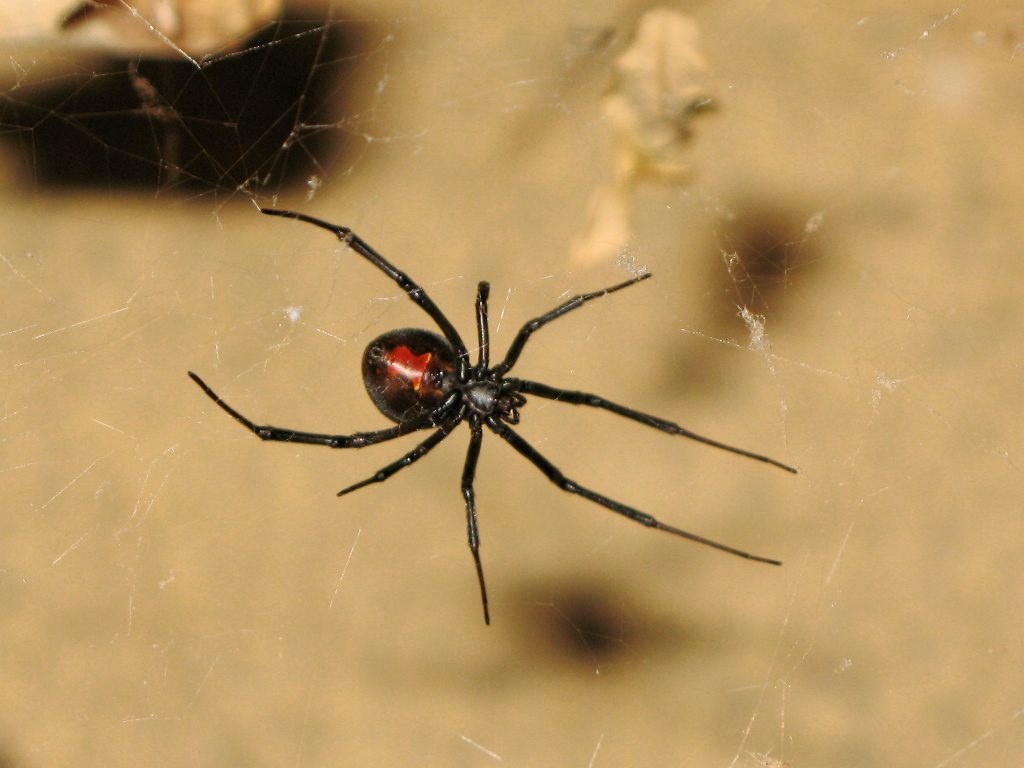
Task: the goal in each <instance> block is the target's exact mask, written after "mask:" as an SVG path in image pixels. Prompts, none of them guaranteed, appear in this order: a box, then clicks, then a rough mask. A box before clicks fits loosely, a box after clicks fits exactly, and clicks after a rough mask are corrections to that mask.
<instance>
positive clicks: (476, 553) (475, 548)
mask: <svg viewBox="0 0 1024 768" xmlns="http://www.w3.org/2000/svg"><path fill="white" fill-rule="evenodd" d="M469 429H470V432H471V435H470V438H469V450H467V451H466V464H465V466H463V468H462V496H463V498H464V499H465V500H466V532H467V533H468V535H469V551H470V552H472V553H473V562H474V563H475V564H476V578H477V581H479V582H480V599H481V600H483V604H484V624H490V623H491V614H490V611H489V610H488V608H487V584H486V583H485V582H484V567H483V565H481V563H480V534H479V532H478V531H477V527H476V496H475V494H474V493H473V477H474V476H475V475H476V462H477V459H479V458H480V443H481V442H482V441H483V435H484V433H483V429H482V428H481V427H480V422H479V421H477V420H476V419H473V420H471V421H470V422H469Z"/></svg>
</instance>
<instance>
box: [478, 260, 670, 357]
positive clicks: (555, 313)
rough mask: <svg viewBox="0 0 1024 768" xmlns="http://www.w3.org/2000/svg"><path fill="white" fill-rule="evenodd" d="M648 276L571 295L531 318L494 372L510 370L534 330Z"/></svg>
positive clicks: (646, 273) (648, 275)
mask: <svg viewBox="0 0 1024 768" xmlns="http://www.w3.org/2000/svg"><path fill="white" fill-rule="evenodd" d="M649 277H651V273H650V272H645V273H644V274H642V275H639V276H637V277H634V278H633V279H632V280H627V281H626V282H624V283H619V284H618V285H613V286H612V287H611V288H604V289H602V290H600V291H593V292H592V293H581V294H580V295H579V296H573V297H572V298H571V299H569V300H568V301H567V302H565V303H564V304H560V305H559V306H557V307H555V308H554V309H552V310H551V311H550V312H547V313H545V314H543V315H541V316H540V317H535V318H533V320H530V321H529V322H528V323H526V324H525V325H524V326H523V327H522V328H520V329H519V333H517V334H516V337H515V339H513V340H512V344H511V346H509V348H508V353H507V354H506V355H505V359H504V360H502V361H501V362H500V363H499V364H498V365H496V366H495V367H494V370H495V372H497V374H498V375H499V376H504V375H505V374H506V373H508V371H509V370H511V368H512V366H513V365H515V364H516V361H517V360H518V359H519V355H521V354H522V352H523V347H525V346H526V342H527V341H529V339H530V336H531V335H533V333H534V331H536V330H538V329H540V328H542V327H543V326H545V325H547V324H548V323H550V322H551V321H552V320H557V319H558V318H559V317H561V316H562V315H564V314H566V313H567V312H572V311H573V310H574V309H576V308H578V307H580V306H582V305H584V304H586V303H587V302H588V301H590V300H592V299H598V298H600V297H602V296H607V295H608V294H609V293H615V291H621V290H622V289H623V288H628V287H629V286H631V285H634V284H635V283H639V282H640V281H641V280H646V279H647V278H649Z"/></svg>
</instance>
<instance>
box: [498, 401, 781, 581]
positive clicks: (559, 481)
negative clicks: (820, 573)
mask: <svg viewBox="0 0 1024 768" xmlns="http://www.w3.org/2000/svg"><path fill="white" fill-rule="evenodd" d="M487 426H489V427H490V428H491V429H492V430H493V431H494V432H495V433H496V434H497V435H498V436H499V437H501V438H502V439H503V440H505V442H507V443H508V444H509V445H511V446H512V447H513V448H515V449H516V450H517V451H519V453H521V454H522V455H523V456H525V457H526V458H527V459H528V460H529V461H530V462H531V463H532V464H533V465H534V466H535V467H537V469H539V470H540V471H541V472H543V473H544V475H545V476H546V477H547V478H548V480H550V481H551V482H552V483H554V484H555V485H557V486H558V487H559V488H561V489H562V490H563V491H566V492H568V493H575V494H577V495H578V496H582V497H583V498H585V499H589V500H590V501H592V502H594V503H595V504H600V505H601V506H603V507H607V508H608V509H610V510H611V511H612V512H618V513H619V514H620V515H624V516H625V517H628V518H629V519H630V520H636V522H638V523H640V524H641V525H646V526H647V527H648V528H657V529H658V530H660V531H667V532H668V533H672V534H675V535H676V536H682V537H683V538H684V539H689V540H690V541H694V542H696V543H698V544H703V545H705V546H708V547H714V548H715V549H720V550H722V551H723V552H728V553H729V554H731V555H736V556H738V557H744V558H746V559H748V560H756V561H758V562H761V563H768V564H770V565H782V563H781V561H779V560H772V559H771V558H768V557H761V556H760V555H753V554H751V553H750V552H745V551H743V550H742V549H735V548H734V547H730V546H727V545H726V544H720V543H719V542H717V541H712V540H711V539H706V538H704V537H703V536H698V535H697V534H695V533H690V532H689V531H684V530H682V529H680V528H675V527H673V526H671V525H666V524H665V523H663V522H661V521H660V520H657V519H656V518H654V517H652V516H651V515H648V514H647V513H646V512H641V511H640V510H639V509H634V508H633V507H629V506H626V505H625V504H620V503H619V502H617V501H614V500H612V499H609V498H608V497H607V496H602V495H601V494H600V493H597V492H595V491H592V490H590V489H589V488H584V487H583V486H582V485H580V484H579V483H577V482H576V481H575V480H570V479H569V478H568V477H566V476H565V475H564V474H562V471H561V470H560V469H558V467H556V466H555V465H554V464H552V463H551V462H550V461H548V459H546V458H544V456H543V455H541V453H540V452H539V451H538V450H537V449H536V448H534V447H533V446H532V445H530V444H529V443H528V442H526V440H524V439H523V438H521V437H520V436H519V435H518V434H516V433H515V432H513V431H512V430H511V429H509V428H508V427H507V426H505V425H504V424H502V423H501V422H500V421H498V419H496V418H493V417H491V418H489V419H488V420H487Z"/></svg>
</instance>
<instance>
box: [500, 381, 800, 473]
mask: <svg viewBox="0 0 1024 768" xmlns="http://www.w3.org/2000/svg"><path fill="white" fill-rule="evenodd" d="M507 381H508V382H510V383H511V384H512V386H513V387H514V389H515V390H516V391H517V392H522V393H524V394H527V395H537V396H538V397H545V398H547V399H549V400H557V401H558V402H561V403H570V404H571V405H589V406H590V407H592V408H604V409H605V410H606V411H611V412H612V413H616V414H618V415H619V416H625V417H626V418H627V419H632V420H633V421H638V422H640V423H641V424H645V425H646V426H648V427H654V428H655V429H660V430H661V431H662V432H667V433H668V434H670V435H679V436H680V437H686V438H689V439H690V440H696V441H697V442H698V443H704V444H705V445H710V446H713V447H715V448H721V449H722V450H723V451H729V452H730V453H736V454H739V455H740V456H746V457H747V458H748V459H754V460H755V461H763V462H764V463H765V464H771V465H772V466H774V467H778V468H779V469H784V470H786V471H787V472H792V473H793V474H794V475H795V474H797V473H798V471H799V470H797V468H796V467H791V466H790V465H789V464H783V463H782V462H781V461H776V460H775V459H772V458H770V457H768V456H764V455H762V454H760V453H753V452H752V451H747V450H744V449H743V448H736V447H735V446H732V445H727V444H725V443H722V442H719V441H718V440H712V439H711V438H710V437H704V436H703V435H698V434H697V433H696V432H691V431H690V430H688V429H685V428H684V427H681V426H679V425H678V424H675V423H674V422H671V421H666V420H665V419H659V418H658V417H657V416H651V415H650V414H647V413H642V412H640V411H635V410H633V409H632V408H627V407H626V406H624V405H619V404H618V403H613V402H611V401H610V400H605V399H604V398H603V397H600V396H598V395H592V394H590V393H588V392H575V391H572V390H567V389H558V388H557V387H550V386H548V385H547V384H541V383H540V382H537V381H526V380H524V379H507Z"/></svg>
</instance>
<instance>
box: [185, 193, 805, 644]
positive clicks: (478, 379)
mask: <svg viewBox="0 0 1024 768" xmlns="http://www.w3.org/2000/svg"><path fill="white" fill-rule="evenodd" d="M263 213H266V214H269V215H271V216H285V217H287V218H290V219H298V220H299V221H305V222H307V223H309V224H314V225H316V226H318V227H322V228H323V229H326V230H328V231H330V232H333V233H334V234H335V235H337V237H338V239H339V240H341V242H343V243H345V245H347V246H348V247H349V248H351V249H352V250H354V251H355V252H356V253H358V254H359V255H360V256H362V257H364V258H365V259H366V260H367V261H369V262H370V263H371V264H373V265H374V266H375V267H377V268H378V269H379V270H381V271H382V272H383V273H384V274H386V275H387V276H388V277H390V278H391V279H392V280H394V281H395V282H396V283H398V285H399V286H400V287H401V288H402V290H403V291H405V293H406V294H407V295H408V296H409V298H410V299H411V300H412V301H413V302H414V303H416V304H417V305H419V306H420V307H421V308H422V309H423V311H424V312H426V313H427V314H428V315H430V317H431V319H432V320H433V321H434V322H435V323H437V326H438V327H439V328H440V329H441V332H442V333H443V334H444V338H442V337H441V336H438V335H437V334H436V333H433V332H432V331H424V330H420V329H416V328H403V329H401V330H397V331H388V332H387V333H385V334H383V335H382V336H379V337H377V338H376V339H374V340H373V341H371V342H370V344H369V346H367V348H366V351H365V352H364V353H363V383H364V384H365V385H366V390H367V392H369V394H370V397H371V398H372V399H373V402H374V404H375V405H376V406H377V408H379V409H380V411H381V413H383V414H384V415H385V416H387V417H388V418H389V419H391V420H392V421H394V422H395V426H393V427H389V428H388V429H380V430H376V431H374V432H356V433H353V434H351V435H325V434H320V433H318V432H297V431H295V430H292V429H282V428H280V427H270V426H260V425H258V424H255V423H254V422H252V421H250V420H249V419H247V418H246V417H245V416H243V415H242V414H240V413H239V412H238V411H236V410H235V409H234V408H232V407H231V406H230V405H228V404H227V403H225V402H224V401H223V400H222V399H221V398H220V396H219V395H218V394H217V393H216V392H214V391H213V390H212V389H210V387H209V386H208V385H207V384H206V382H204V381H203V380H202V379H200V378H199V377H198V376H197V375H196V374H194V373H192V372H191V371H189V374H188V375H189V376H191V377H192V380H193V381H195V383H196V384H198V385H199V386H200V387H201V388H202V390H203V391H204V392H205V393H206V394H207V395H209V396H210V398H211V399H212V400H213V401H214V402H215V403H216V404H217V405H219V406H220V407H221V408H223V409H224V410H225V411H227V412H228V413H229V414H231V416H233V417H234V418H235V419H236V420H237V421H238V422H239V423H240V424H242V426H244V427H245V428H246V429H248V430H250V431H251V432H253V433H254V434H255V435H256V436H257V437H258V438H260V439H261V440H278V441H282V442H286V443H310V444H312V445H326V446H328V447H330V448H364V447H366V446H368V445H376V444H377V443H383V442H385V441H386V440H393V439H394V438H396V437H401V436H402V435H406V434H408V433H410V432H415V431H417V430H421V429H433V430H435V431H434V433H433V434H431V435H430V437H428V438H427V439H426V440H424V441H423V442H422V443H420V444H419V445H417V446H416V447H415V448H413V449H412V450H411V451H409V452H408V453H407V454H405V455H404V456H403V457H402V458H400V459H398V460H397V461H393V462H391V463H390V464H388V465H387V466H386V467H384V468H382V469H381V470H379V471H378V472H377V473H376V474H374V475H373V476H371V477H368V478H367V479H365V480H363V481H361V482H358V483H355V484H354V485H350V486H349V487H348V488H345V489H344V490H341V491H339V492H338V495H339V496H343V495H345V494H346V493H350V492H352V491H354V490H356V489H358V488H362V487H363V486H366V485H371V484H372V483H382V482H384V481H385V480H387V479H388V478H389V477H391V476H392V475H393V474H395V473H396V472H398V471H399V470H400V469H404V468H405V467H407V466H409V465H410V464H412V463H413V462H415V461H417V460H419V459H420V458H422V457H423V456H425V455H426V454H427V453H429V452H430V451H431V450H432V449H433V448H434V447H435V446H436V445H437V444H438V443H440V442H441V441H442V440H444V439H445V438H446V437H448V435H450V434H451V433H452V431H453V430H454V429H455V427H456V426H458V425H459V424H461V423H462V422H464V421H465V422H467V423H468V424H469V430H470V439H469V450H468V451H467V452H466V463H465V465H464V466H463V469H462V495H463V497H464V498H465V500H466V526H467V529H468V532H469V548H470V551H471V552H472V553H473V561H474V562H475V564H476V574H477V579H478V580H479V582H480V597H481V599H482V600H483V608H484V622H486V623H487V624H490V623H491V619H490V613H489V611H488V607H487V587H486V585H485V584H484V571H483V566H482V565H481V564H480V537H479V535H478V533H477V526H476V505H475V502H474V496H473V476H474V474H475V472H476V463H477V459H478V457H479V456H480V443H481V441H482V439H483V428H484V426H485V425H486V426H487V428H488V429H490V430H491V431H492V432H494V433H495V434H496V435H498V437H500V438H501V439H502V440H504V441H505V442H507V443H508V444H509V445H511V446H512V447H513V448H515V449H516V450H517V451H518V452H519V453H521V454H522V455H523V456H525V457H526V458H527V459H528V460H529V461H530V462H531V463H532V464H533V465H534V466H535V467H537V469H539V470H540V471H541V472H543V473H544V475H545V476H546V477H547V478H548V480H550V481H551V482H553V483H554V484H555V485H557V486H558V487H559V488H561V489H562V490H563V491H568V492H569V493H575V494H577V495H579V496H582V497H583V498H585V499H589V500H590V501H593V502H595V503H597V504H600V505H602V506H604V507H607V508H608V509H610V510H612V511H613V512H618V513H619V514H620V515H625V516H626V517H628V518H630V519H631V520H635V521H637V522H638V523H641V524H642V525H646V526H648V527H650V528H657V529H659V530H662V531H668V532H669V533H673V534H675V535H676V536H682V537H683V538H686V539H690V540H691V541H695V542H697V543H698V544H704V545H706V546H709V547H714V548H715V549H720V550H722V551H724V552H729V553H730V554H733V555H738V556H739V557H745V558H748V559H750V560H757V561H760V562H762V563H770V564H771V565H781V564H782V563H781V562H780V561H778V560H772V559H770V558H767V557H760V556H758V555H753V554H751V553H749V552H744V551H743V550H740V549H735V548H733V547H730V546H727V545H725V544H720V543H719V542H717V541H712V540H711V539H706V538H704V537H703V536H698V535H697V534H694V533H690V532H688V531H684V530H681V529H679V528H674V527H672V526H671V525H666V524H665V523H662V522H660V521H659V520H656V519H655V518H653V517H652V516H651V515H648V514H646V513H644V512H641V511H640V510H638V509H634V508H633V507H628V506H626V505H625V504H621V503H619V502H617V501H614V500H612V499H609V498H608V497H607V496H602V495H601V494H600V493H597V492H596V491H592V490H590V489H589V488H585V487H583V486H582V485H580V484H579V483H577V482H576V481H575V480H570V479H569V478H568V477H566V476H565V475H564V474H562V471H561V470H560V469H558V467H556V466H555V465H554V464H552V463H551V462H550V461H548V460H547V459H546V458H544V456H542V455H541V454H540V453H539V452H538V451H537V449H536V448H534V447H533V446H532V445H530V444H529V443H528V442H526V441H525V440H524V439H523V438H522V437H520V436H519V435H518V434H517V433H516V432H515V431H514V430H512V429H511V428H510V427H509V424H518V423H519V409H520V408H522V407H523V406H524V405H525V404H526V397H525V395H536V396H537V397H543V398H547V399H549V400H558V401H560V402H563V403H570V404H572V405H589V406H591V407H592V408H603V409H605V410H606V411H611V412H612V413H616V414H618V415H619V416H625V417H626V418H627V419H633V420H634V421H638V422H640V423H641V424H646V425H647V426H649V427H654V428H655V429H659V430H661V431H662V432H667V433H669V434H670V435H681V436H682V437H687V438H689V439H691V440H697V441H699V442H701V443H705V444H707V445H712V446H714V447H716V448H722V449H724V450H726V451H731V452H732V453H738V454H740V455H741V456H746V457H748V458H751V459H756V460H757V461H763V462H765V463H767V464H772V465H774V466H776V467H780V468H781V469H784V470H786V471H787V472H793V473H796V471H797V470H796V469H795V468H794V467H791V466H788V465H787V464H783V463H782V462H780V461H776V460H775V459H772V458H769V457H767V456H762V455H761V454H757V453H752V452H750V451H745V450H743V449H741V448H735V447H733V446H731V445H726V444H725V443H720V442H718V441H717V440H712V439H710V438H707V437H703V436H701V435H698V434H695V433H693V432H691V431H690V430H688V429H684V428H683V427H680V426H679V425H678V424H674V423H672V422H671V421H665V420H664V419H659V418H657V417H655V416H650V415H648V414H646V413H641V412H640V411H635V410H633V409H632V408H627V407H625V406H622V405H618V404H617V403H613V402H610V401H608V400H605V399H604V398H603V397H598V396H597V395H592V394H589V393H586V392H575V391H570V390H565V389H557V388H555V387H550V386H548V385H547V384H541V383H539V382H535V381H528V380H526V379H517V378H513V377H511V376H508V372H509V371H510V370H511V369H512V366H513V365H515V364H516V361H517V360H519V355H520V354H522V351H523V347H525V346H526V342H527V341H529V339H530V336H531V335H533V333H534V332H536V331H537V330H539V329H540V328H542V327H543V326H545V325H547V324H548V323H550V322H551V321H552V320H555V319H557V318H559V317H561V316H562V315H564V314H566V313H568V312H571V311H572V310H574V309H576V308H578V307H580V306H582V305H583V304H585V303H586V302H588V301H590V300H591V299H596V298H598V297H600V296H606V295H608V294H609V293H614V292H615V291H619V290H621V289H623V288H627V287H629V286H631V285H633V284H634V283H638V282H640V281H641V280H646V279H647V278H649V277H650V276H651V275H650V273H645V274H642V275H639V276H637V277H634V278H633V279H632V280H627V281H625V282H624V283H619V284H618V285H613V286H612V287H611V288H605V289H604V290H602V291H594V292H593V293H584V294H581V295H579V296H575V297H573V298H571V299H569V301H567V302H565V303H564V304H561V305H559V306H558V307H556V308H555V309H553V310H551V311H550V312H548V313H546V314H543V315H541V316H540V317H536V318H534V319H533V320H531V321H530V322H528V323H526V324H525V325H524V326H523V327H522V328H520V329H519V333H517V334H516V337H515V339H513V340H512V345H511V346H510V347H509V350H508V353H507V354H506V355H505V359H504V360H502V361H501V362H500V363H498V364H497V365H495V366H493V367H491V365H490V361H489V352H490V344H489V342H488V323H487V297H488V294H489V292H490V285H489V284H488V283H486V282H481V283H480V284H479V285H478V286H477V294H476V328H477V337H478V339H479V344H480V349H479V357H478V358H477V363H476V365H471V364H470V362H469V351H468V350H467V349H466V344H465V343H464V342H463V341H462V337H461V336H459V333H458V331H456V330H455V327H454V326H453V325H452V324H451V321H449V320H448V318H447V317H445V315H444V313H443V312H442V311H441V310H440V309H438V307H437V305H436V304H434V302H433V301H432V300H431V299H430V297H429V296H427V293H426V291H424V290H423V288H421V287H420V286H419V285H418V284H417V283H416V282H415V281H413V280H412V278H410V277H409V276H408V275H406V274H405V273H404V272H402V271H401V270H399V269H396V268H395V267H394V266H392V265H391V264H390V263H389V262H388V261H387V260H386V259H385V258H384V257H383V256H381V255H380V254H379V253H377V252H376V251H375V250H374V249H373V248H371V247H370V246H369V245H368V244H367V243H366V242H365V241H363V240H362V238H360V237H359V236H358V235H356V234H355V233H354V232H353V231H352V230H351V229H349V228H348V227H338V226H335V225H334V224H329V223H327V222H326V221H322V220H320V219H315V218H313V217H312V216H306V215H305V214H301V213H294V212H292V211H280V210H272V209H264V210H263Z"/></svg>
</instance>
